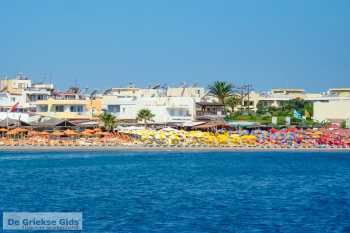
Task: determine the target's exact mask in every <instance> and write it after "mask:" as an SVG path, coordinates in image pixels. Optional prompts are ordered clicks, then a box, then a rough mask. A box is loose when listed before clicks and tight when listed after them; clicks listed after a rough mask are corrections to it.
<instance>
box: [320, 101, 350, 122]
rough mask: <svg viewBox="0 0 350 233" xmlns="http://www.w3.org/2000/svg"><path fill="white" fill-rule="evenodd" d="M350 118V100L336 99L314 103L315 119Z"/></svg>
mask: <svg viewBox="0 0 350 233" xmlns="http://www.w3.org/2000/svg"><path fill="white" fill-rule="evenodd" d="M346 119H350V100H334V101H329V102H315V103H314V120H317V121H324V120H346Z"/></svg>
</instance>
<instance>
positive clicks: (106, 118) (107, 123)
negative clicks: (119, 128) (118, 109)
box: [100, 112, 117, 131]
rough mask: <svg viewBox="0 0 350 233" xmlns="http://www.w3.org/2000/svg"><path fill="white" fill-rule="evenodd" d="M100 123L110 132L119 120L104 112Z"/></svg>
mask: <svg viewBox="0 0 350 233" xmlns="http://www.w3.org/2000/svg"><path fill="white" fill-rule="evenodd" d="M100 121H101V122H102V124H103V126H104V127H105V129H106V130H108V131H111V130H113V129H114V128H115V127H116V125H117V119H116V118H115V116H113V115H112V114H111V113H108V112H103V113H102V114H101V115H100Z"/></svg>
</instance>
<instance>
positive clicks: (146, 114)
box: [136, 108, 154, 124]
mask: <svg viewBox="0 0 350 233" xmlns="http://www.w3.org/2000/svg"><path fill="white" fill-rule="evenodd" d="M153 117H154V114H153V113H152V112H151V111H150V110H149V109H146V108H144V109H141V110H140V111H139V112H138V113H137V117H136V119H137V120H138V121H143V122H144V123H145V124H147V122H148V121H150V120H152V118H153Z"/></svg>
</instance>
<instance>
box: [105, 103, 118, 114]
mask: <svg viewBox="0 0 350 233" xmlns="http://www.w3.org/2000/svg"><path fill="white" fill-rule="evenodd" d="M107 108H108V109H107V111H108V112H111V113H118V112H120V105H108V107H107Z"/></svg>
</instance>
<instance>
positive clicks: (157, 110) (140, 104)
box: [102, 95, 195, 123]
mask: <svg viewBox="0 0 350 233" xmlns="http://www.w3.org/2000/svg"><path fill="white" fill-rule="evenodd" d="M108 105H119V106H120V112H119V113H114V115H115V116H116V117H118V118H119V119H136V117H137V113H138V111H140V110H141V109H144V108H145V109H149V110H150V111H151V112H152V113H153V114H154V115H155V117H154V118H153V120H154V122H156V123H165V122H186V121H189V120H193V119H194V112H195V111H194V108H195V101H194V98H190V97H139V98H137V99H131V98H129V99H128V98H122V99H121V98H118V97H117V96H111V95H108V96H103V97H102V108H103V109H107V108H108ZM185 112H188V114H184V113H185ZM181 113H182V114H181ZM172 114H174V115H172Z"/></svg>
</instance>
